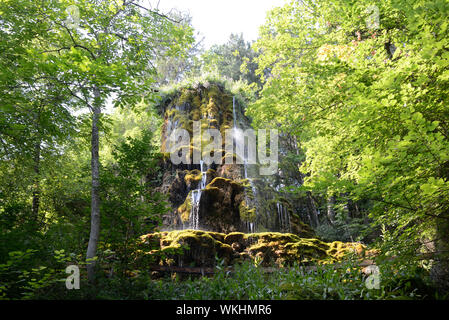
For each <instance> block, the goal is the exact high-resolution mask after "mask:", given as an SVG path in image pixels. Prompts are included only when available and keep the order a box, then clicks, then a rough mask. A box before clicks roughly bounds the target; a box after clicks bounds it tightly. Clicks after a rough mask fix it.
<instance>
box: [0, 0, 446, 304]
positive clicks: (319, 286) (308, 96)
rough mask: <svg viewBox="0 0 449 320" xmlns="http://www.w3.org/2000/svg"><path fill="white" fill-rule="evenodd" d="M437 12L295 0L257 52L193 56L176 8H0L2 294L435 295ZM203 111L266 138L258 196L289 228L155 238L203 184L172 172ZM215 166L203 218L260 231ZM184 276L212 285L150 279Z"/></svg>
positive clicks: (54, 3)
mask: <svg viewBox="0 0 449 320" xmlns="http://www.w3.org/2000/svg"><path fill="white" fill-rule="evenodd" d="M448 15H449V2H448V1H446V0H432V1H431V0H407V1H406V0H383V1H377V2H376V4H375V5H373V2H372V1H367V0H366V1H365V0H361V1H352V0H342V1H328V0H325V1H313V0H303V1H293V0H292V1H287V3H286V4H285V5H284V6H282V7H279V8H275V9H273V10H272V11H271V12H270V13H269V14H268V16H267V19H266V22H265V24H264V25H263V26H262V27H261V29H260V34H259V36H260V37H259V39H258V40H257V41H256V42H254V43H251V42H248V41H246V40H245V39H244V38H243V36H242V35H236V34H232V35H231V36H230V38H229V41H228V42H227V43H225V44H217V45H215V46H213V47H211V48H210V49H209V50H206V51H204V50H202V49H201V43H200V42H198V41H196V39H195V37H194V31H193V28H192V26H191V19H192V17H190V16H189V15H188V14H185V13H176V14H169V13H164V12H161V11H159V10H158V9H152V8H149V7H145V6H143V5H142V4H141V3H140V2H136V1H127V0H114V1H103V0H78V1H71V0H44V1H31V0H15V1H10V0H0V242H1V244H2V245H1V246H0V299H345V300H346V299H447V298H448V292H449V152H448V150H449V112H448V110H449V109H448V107H447V101H446V100H447V96H448V94H449V86H448V80H449V53H448V50H449V36H448V32H449V31H448V21H449V17H448ZM200 87H201V88H205V87H207V90H206V91H201V90H200V89H199V88H200ZM232 95H234V97H235V98H236V101H237V105H238V108H237V111H235V108H233V106H234V107H235V104H234V105H233V99H232ZM186 105H190V107H189V108H190V109H189V110H188V113H187V114H181V111H180V110H178V109H177V108H176V107H185V106H186ZM192 106H193V107H192ZM195 106H196V108H195ZM200 113H204V114H206V117H208V123H203V125H204V126H205V127H211V126H212V127H217V128H218V129H219V130H221V131H223V130H225V129H228V128H232V124H233V122H234V121H235V120H236V119H234V117H236V116H235V114H236V113H237V115H238V117H239V119H240V123H241V124H245V125H248V126H249V125H251V126H252V127H254V128H263V129H271V128H273V129H278V130H279V132H280V133H281V134H280V163H279V169H280V170H279V174H278V175H276V177H274V178H273V180H271V181H270V183H273V184H275V185H277V186H281V187H280V188H279V191H277V192H278V193H279V194H276V196H273V195H270V196H272V197H271V198H270V197H268V196H267V197H266V198H267V199H265V200H266V201H267V203H268V204H267V208H271V207H272V208H276V204H277V205H279V204H282V205H283V206H284V207H285V210H284V213H285V214H287V215H288V216H289V217H292V221H293V218H294V221H293V222H292V224H295V225H296V227H297V228H296V229H298V230H299V231H297V232H296V234H290V233H275V232H260V233H250V234H244V233H236V232H233V233H229V234H225V233H219V232H206V231H199V230H195V231H192V230H184V231H179V230H178V231H172V232H166V231H160V228H161V226H163V225H164V224H163V221H164V219H166V218H167V213H169V212H171V210H172V209H173V207H171V205H173V203H176V208H175V209H176V210H177V212H178V213H179V214H180V215H181V220H182V221H181V223H183V222H186V221H189V218H190V214H191V212H192V203H191V202H192V201H191V196H190V195H191V193H189V192H192V190H193V189H194V186H196V185H198V183H199V182H200V181H201V179H202V177H203V176H202V172H201V171H199V170H198V169H199V168H193V167H188V168H187V167H186V168H182V170H180V172H182V174H180V173H179V172H175V171H171V170H172V167H170V165H169V164H167V163H168V161H167V159H168V158H169V157H168V158H167V153H163V152H166V150H165V149H164V141H165V139H166V137H164V134H165V133H167V132H166V130H167V122H168V120H170V121H173V123H175V122H178V123H179V127H182V128H187V129H189V130H190V131H192V130H191V128H192V122H193V121H196V120H201V119H202V118H203V115H202V114H200ZM209 115H210V116H209ZM242 119H244V120H242ZM233 156H234V155H233ZM215 169H216V168H214V169H211V168H209V171H208V174H207V176H208V178H209V180H210V181H208V182H209V183H208V185H207V186H206V188H205V189H204V190H203V196H202V197H203V198H202V199H203V200H202V206H203V207H205V206H206V207H207V213H208V215H204V217H205V218H207V219H209V222H210V223H211V224H213V225H214V226H217V228H218V227H220V228H225V227H223V226H222V225H223V224H224V221H225V220H226V219H228V220H226V221H225V222H227V221H231V220H232V221H231V222H234V221H238V222H240V221H246V222H251V223H254V222H255V221H256V219H257V212H256V210H255V208H254V207H252V205H253V203H255V202H257V199H256V197H254V194H253V195H252V196H248V195H246V194H245V192H246V191H245V190H248V189H251V187H254V188H256V187H255V185H251V184H250V181H249V180H248V179H245V180H244V179H241V180H236V179H235V178H234V177H232V175H234V171H235V170H234V171H233V168H232V167H227V168H224V169H223V170H222V172H224V173H223V175H222V176H220V175H219V173H218V170H215ZM173 172H175V173H173ZM225 175H226V177H224V176H225ZM231 178H232V179H231ZM167 181H169V183H168V185H167V183H166V182H167ZM251 182H252V183H253V181H251ZM164 183H165V184H164ZM177 184H178V185H177ZM184 185H187V186H188V188H186V190H184V191H186V192H185V193H186V195H187V197H184V198H182V197H181V196H180V195H179V194H176V192H174V191H172V190H177V189H171V188H172V187H173V186H178V187H179V186H181V187H180V189H182V187H183V186H184ZM187 189H188V190H187ZM266 190H270V189H268V187H267V189H266ZM266 192H267V193H268V192H269V191H266ZM181 198H182V199H181ZM237 200H238V201H237ZM216 203H218V204H219V205H215V206H213V205H212V204H216ZM270 206H271V207H270ZM265 209H266V208H265ZM273 210H275V209H273ZM273 212H274V211H273ZM275 213H277V212H275ZM204 217H203V218H204ZM265 218H266V217H265ZM267 219H268V218H267ZM309 225H310V226H309ZM164 227H166V225H164ZM225 229H226V228H225ZM312 229H313V230H312ZM229 230H231V231H234V229H232V228H231V229H229ZM263 231H265V230H263ZM366 260H369V263H370V264H371V265H374V264H375V265H376V266H378V268H379V270H380V276H381V281H380V285H379V287H378V288H374V289H373V288H369V286H367V280H368V278H369V273H368V272H366V270H365V269H363V268H362V266H361V264H363V263H366ZM179 263H181V264H183V265H184V267H202V268H204V267H208V268H211V269H212V270H213V271H214V274H213V275H208V276H186V275H182V274H181V273H179V272H178V273H177V272H175V271H173V270H168V271H167V270H162V271H161V270H159V271H158V270H156V269H155V266H159V267H172V266H174V265H175V264H179ZM70 265H76V266H78V267H80V271H81V285H80V287H81V289H80V290H67V288H66V286H65V283H66V279H67V276H68V274H67V273H66V267H67V266H70ZM267 270H268V271H267ZM170 276H171V277H170Z"/></svg>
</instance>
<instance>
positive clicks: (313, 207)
mask: <svg viewBox="0 0 449 320" xmlns="http://www.w3.org/2000/svg"><path fill="white" fill-rule="evenodd" d="M307 198H308V199H309V205H310V210H309V216H310V217H311V219H310V220H311V223H312V227H314V228H316V227H318V226H319V225H320V222H319V220H318V213H317V209H316V205H315V200H314V199H313V197H312V194H311V193H310V192H307Z"/></svg>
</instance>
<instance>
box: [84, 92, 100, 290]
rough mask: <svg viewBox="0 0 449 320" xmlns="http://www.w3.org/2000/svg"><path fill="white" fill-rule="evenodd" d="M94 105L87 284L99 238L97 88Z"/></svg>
mask: <svg viewBox="0 0 449 320" xmlns="http://www.w3.org/2000/svg"><path fill="white" fill-rule="evenodd" d="M94 95H95V100H96V101H95V103H94V107H93V110H92V137H91V138H92V140H91V153H92V159H91V169H92V191H91V222H90V237H89V245H88V247H87V254H86V260H87V277H88V279H89V282H91V283H92V282H93V281H94V278H95V265H96V261H95V260H90V259H94V258H95V256H96V254H97V245H98V239H99V236H100V159H99V147H100V141H99V132H98V121H99V119H100V115H101V107H100V106H99V101H98V100H99V98H100V92H99V90H98V89H97V88H95V91H94Z"/></svg>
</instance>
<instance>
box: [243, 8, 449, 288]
mask: <svg viewBox="0 0 449 320" xmlns="http://www.w3.org/2000/svg"><path fill="white" fill-rule="evenodd" d="M448 12H449V11H448V3H447V1H427V0H416V1H401V0H389V1H382V2H380V3H376V6H373V5H372V3H371V2H369V1H357V2H355V1H337V2H330V1H320V2H316V1H301V2H296V1H292V2H290V3H289V4H287V5H286V6H284V7H282V8H277V9H275V10H273V11H272V12H271V13H270V15H269V17H268V20H267V23H266V24H265V26H263V27H262V29H261V39H260V40H259V41H258V42H257V43H256V44H255V49H256V50H259V52H260V53H261V54H260V56H259V57H258V58H257V63H258V65H259V74H261V75H263V80H264V88H263V90H262V93H261V99H260V100H259V101H257V102H256V103H254V104H253V105H252V106H251V107H250V108H249V110H248V113H249V115H251V116H252V117H253V118H254V120H255V123H256V124H258V125H268V124H270V123H271V124H273V119H275V125H278V126H279V128H280V129H281V130H284V131H288V132H293V133H294V134H295V136H296V137H297V139H298V147H299V143H301V145H300V147H301V149H302V151H303V152H304V153H305V157H306V160H305V161H304V162H303V164H302V168H301V171H302V172H303V173H304V174H305V175H306V178H305V186H306V187H308V188H309V189H310V190H313V191H314V192H315V193H318V194H322V195H325V196H326V197H332V196H335V197H337V198H338V197H341V195H346V196H348V195H350V196H351V197H352V199H354V200H357V199H363V200H364V201H369V203H370V206H369V208H370V212H371V217H372V218H373V219H375V221H376V222H377V224H379V225H384V226H385V228H384V232H385V233H384V239H388V241H387V242H386V243H387V244H388V245H389V246H390V247H389V249H390V250H391V253H392V254H401V253H405V252H411V253H413V256H414V257H416V256H417V255H416V252H417V251H416V250H418V249H419V250H424V249H426V246H421V245H420V244H421V243H422V242H425V243H427V244H428V243H433V244H434V245H435V246H436V248H437V249H436V252H435V251H434V253H435V254H437V256H438V257H437V258H436V259H437V261H440V262H441V263H442V265H445V266H447V260H446V258H444V257H445V255H443V253H444V252H447V249H448V248H447V244H448V243H449V242H448V240H449V239H448V238H447V234H448V230H449V229H448V223H447V222H448V218H449V217H448V212H449V211H448V209H447V208H448V205H449V198H448V194H449V193H448V191H449V190H448V188H449V182H448V178H449V176H448V170H447V167H448V163H449V154H448V152H447V150H448V147H449V145H448V144H449V141H448V138H449V134H448V133H449V131H448V126H447V122H448V113H447V108H446V106H445V102H444V99H445V98H444V97H445V96H447V93H448V92H447V90H448V86H447V74H448V72H449V71H448V66H449V60H448V59H449V56H448V54H447V50H446V49H445V48H446V46H447V45H448V41H449V40H448V34H447V32H448V31H447V18H448V17H447V13H448ZM377 13H379V15H377ZM266 70H269V71H270V72H269V74H264V72H265V71H266ZM337 200H338V199H337ZM410 246H411V247H410ZM416 247H419V248H416ZM438 264H439V263H435V268H434V270H439V271H438V274H439V283H440V284H443V283H444V284H445V285H446V286H447V285H448V283H449V282H448V279H449V278H448V277H447V273H446V275H444V276H443V274H444V272H443V271H442V270H443V269H444V268H445V267H442V268H437V267H436V266H437V265H438ZM446 270H447V268H446Z"/></svg>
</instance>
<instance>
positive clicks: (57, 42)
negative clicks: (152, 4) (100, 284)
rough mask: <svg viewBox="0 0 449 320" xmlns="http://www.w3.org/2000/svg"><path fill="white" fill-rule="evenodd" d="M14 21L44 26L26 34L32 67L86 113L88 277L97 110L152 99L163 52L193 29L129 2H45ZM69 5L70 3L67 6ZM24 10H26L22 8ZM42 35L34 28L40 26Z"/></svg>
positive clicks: (175, 49) (173, 50) (96, 183)
mask: <svg viewBox="0 0 449 320" xmlns="http://www.w3.org/2000/svg"><path fill="white" fill-rule="evenodd" d="M24 4H26V5H30V6H31V7H32V8H33V11H32V12H28V13H31V14H28V13H27V12H26V10H25V13H24V14H20V15H19V17H21V19H23V20H24V21H26V23H28V24H31V23H33V22H34V21H43V23H41V25H40V26H41V27H42V28H43V27H45V31H46V33H45V35H44V34H43V33H37V34H32V35H31V37H30V38H31V40H30V41H34V42H39V41H44V43H45V45H46V48H45V49H44V50H42V48H37V47H32V48H27V50H29V51H31V52H32V57H33V59H34V61H33V62H35V61H37V60H39V61H41V62H42V65H45V66H46V67H47V69H46V73H45V79H47V80H48V81H51V84H52V85H54V86H55V87H57V88H63V90H65V91H66V92H68V93H69V94H70V95H71V100H70V105H71V106H72V107H78V108H88V110H89V111H90V112H91V115H92V118H91V173H92V192H91V233H90V240H89V245H88V249H87V254H86V258H87V260H88V261H90V263H89V264H88V275H89V279H91V280H93V278H94V267H95V262H94V261H93V259H94V257H95V254H96V248H97V245H98V239H99V235H100V229H99V228H100V193H99V192H100V189H99V188H100V159H99V148H100V146H99V134H100V130H99V125H100V122H101V119H102V109H103V108H104V106H105V104H106V103H107V101H110V100H111V99H114V104H115V105H116V106H121V107H124V106H126V105H128V106H129V105H133V104H135V103H136V102H137V101H139V100H140V99H141V98H142V97H143V96H146V98H149V99H152V97H153V95H154V91H152V90H151V84H152V82H153V78H154V75H155V68H154V66H153V63H154V61H155V59H156V57H157V56H158V55H159V54H160V53H161V54H162V53H164V54H168V55H175V54H177V53H179V52H182V51H183V48H184V47H185V46H187V45H188V44H189V43H191V41H192V35H191V33H192V32H191V29H190V28H187V27H186V26H185V25H181V24H179V23H178V21H175V20H173V19H171V18H170V17H168V16H166V15H164V14H162V13H160V12H159V11H157V10H156V11H152V10H150V9H147V8H145V7H144V6H142V5H140V4H139V3H138V2H134V1H92V0H85V1H78V2H76V5H75V6H74V5H73V4H72V2H70V1H44V2H43V3H39V4H36V5H34V6H33V5H31V4H30V3H28V2H24ZM70 5H71V6H70ZM25 7H26V6H25ZM39 30H40V29H39Z"/></svg>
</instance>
